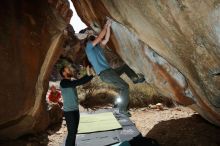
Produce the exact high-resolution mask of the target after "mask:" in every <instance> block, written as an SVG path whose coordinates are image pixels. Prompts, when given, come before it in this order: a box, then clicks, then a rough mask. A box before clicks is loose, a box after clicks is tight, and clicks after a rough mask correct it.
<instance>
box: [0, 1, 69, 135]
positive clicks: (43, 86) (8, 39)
mask: <svg viewBox="0 0 220 146" xmlns="http://www.w3.org/2000/svg"><path fill="white" fill-rule="evenodd" d="M71 16H72V11H71V10H70V9H69V6H68V3H66V2H65V1H61V0H58V1H52V0H50V1H49V2H48V1H45V0H37V1H25V0H17V1H16V2H15V1H8V0H3V1H1V5H0V20H1V24H0V31H1V34H0V54H1V57H0V68H1V72H0V80H1V84H0V139H7V138H16V137H17V136H20V135H22V134H25V133H31V132H37V131H41V130H43V129H45V128H46V127H47V126H48V124H49V122H50V119H49V115H48V112H46V111H47V110H46V103H45V94H46V90H47V86H48V81H47V79H48V74H49V73H50V69H51V67H52V65H53V64H54V61H56V58H57V57H58V55H59V54H60V47H59V46H60V43H61V41H62V30H63V29H64V28H65V27H66V22H69V20H70V18H71Z"/></svg>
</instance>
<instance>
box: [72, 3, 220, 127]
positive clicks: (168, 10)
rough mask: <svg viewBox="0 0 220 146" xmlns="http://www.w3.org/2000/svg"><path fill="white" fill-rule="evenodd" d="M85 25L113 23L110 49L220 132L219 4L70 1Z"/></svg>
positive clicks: (150, 82)
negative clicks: (111, 20)
mask: <svg viewBox="0 0 220 146" xmlns="http://www.w3.org/2000/svg"><path fill="white" fill-rule="evenodd" d="M72 2H73V4H74V5H75V7H76V10H77V12H78V14H79V16H80V17H81V19H82V20H83V21H84V22H85V23H86V24H87V25H91V24H92V23H94V22H95V23H98V24H100V25H102V26H103V24H104V23H105V20H106V16H108V17H110V18H112V19H113V20H114V21H113V24H112V33H113V35H112V36H111V41H110V43H109V46H110V47H111V48H113V49H114V50H115V51H116V52H117V53H118V54H119V55H120V56H121V58H122V59H123V60H124V61H125V62H126V63H127V64H128V65H129V66H130V67H131V68H133V69H134V70H136V71H137V72H142V73H144V74H145V77H146V80H147V82H148V83H149V84H151V85H153V86H154V87H155V88H156V89H158V91H159V92H160V93H161V94H163V95H165V96H167V97H170V98H172V99H175V100H176V101H178V102H179V103H182V104H184V105H187V106H189V107H191V108H193V109H194V110H196V111H197V112H199V113H200V114H201V115H202V116H203V117H204V118H206V119H207V120H209V121H210V122H212V123H214V124H216V125H219V126H220V76H219V74H220V49H219V48H220V19H219V18H220V3H219V2H217V1H214V0H210V1H205V0H202V1H190V0H185V1H182V0H180V1H171V0H168V1H163V0H159V1H154V0H120V1H119V0H111V1H109V0H100V1H95V0H94V1H87V0H80V1H74V0H72Z"/></svg>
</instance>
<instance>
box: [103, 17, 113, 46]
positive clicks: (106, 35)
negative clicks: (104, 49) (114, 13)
mask: <svg viewBox="0 0 220 146" xmlns="http://www.w3.org/2000/svg"><path fill="white" fill-rule="evenodd" d="M106 24H107V30H106V34H105V38H104V39H103V40H102V42H101V45H103V46H105V45H106V44H107V43H108V41H109V38H110V27H111V21H110V20H108V21H107V23H106Z"/></svg>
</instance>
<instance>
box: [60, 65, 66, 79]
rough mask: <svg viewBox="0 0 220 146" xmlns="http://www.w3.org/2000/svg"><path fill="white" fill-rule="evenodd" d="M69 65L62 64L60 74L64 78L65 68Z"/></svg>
mask: <svg viewBox="0 0 220 146" xmlns="http://www.w3.org/2000/svg"><path fill="white" fill-rule="evenodd" d="M66 67H67V66H65V65H64V66H62V67H61V69H60V75H61V77H63V78H64V76H63V72H64V69H65V68H66Z"/></svg>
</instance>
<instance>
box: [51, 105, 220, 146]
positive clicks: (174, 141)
mask: <svg viewBox="0 0 220 146" xmlns="http://www.w3.org/2000/svg"><path fill="white" fill-rule="evenodd" d="M81 110H82V109H81ZM131 114H132V117H131V120H132V121H133V122H135V124H136V126H137V128H138V129H139V131H140V132H141V133H142V135H143V136H145V137H151V138H154V139H156V140H157V141H158V142H159V144H160V145H162V146H220V128H217V127H215V126H213V125H211V124H210V123H208V122H206V121H205V120H204V119H203V118H201V117H200V116H199V115H198V114H197V113H195V112H194V111H192V110H191V109H189V108H187V107H181V106H179V107H175V108H165V109H164V110H157V109H149V108H141V109H132V110H131ZM65 135H66V126H65V122H63V124H62V127H61V129H60V130H59V131H57V132H56V133H54V134H52V135H50V136H48V139H49V143H48V145H49V146H59V145H61V143H62V142H63V140H64V139H65V137H64V136H65Z"/></svg>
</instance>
